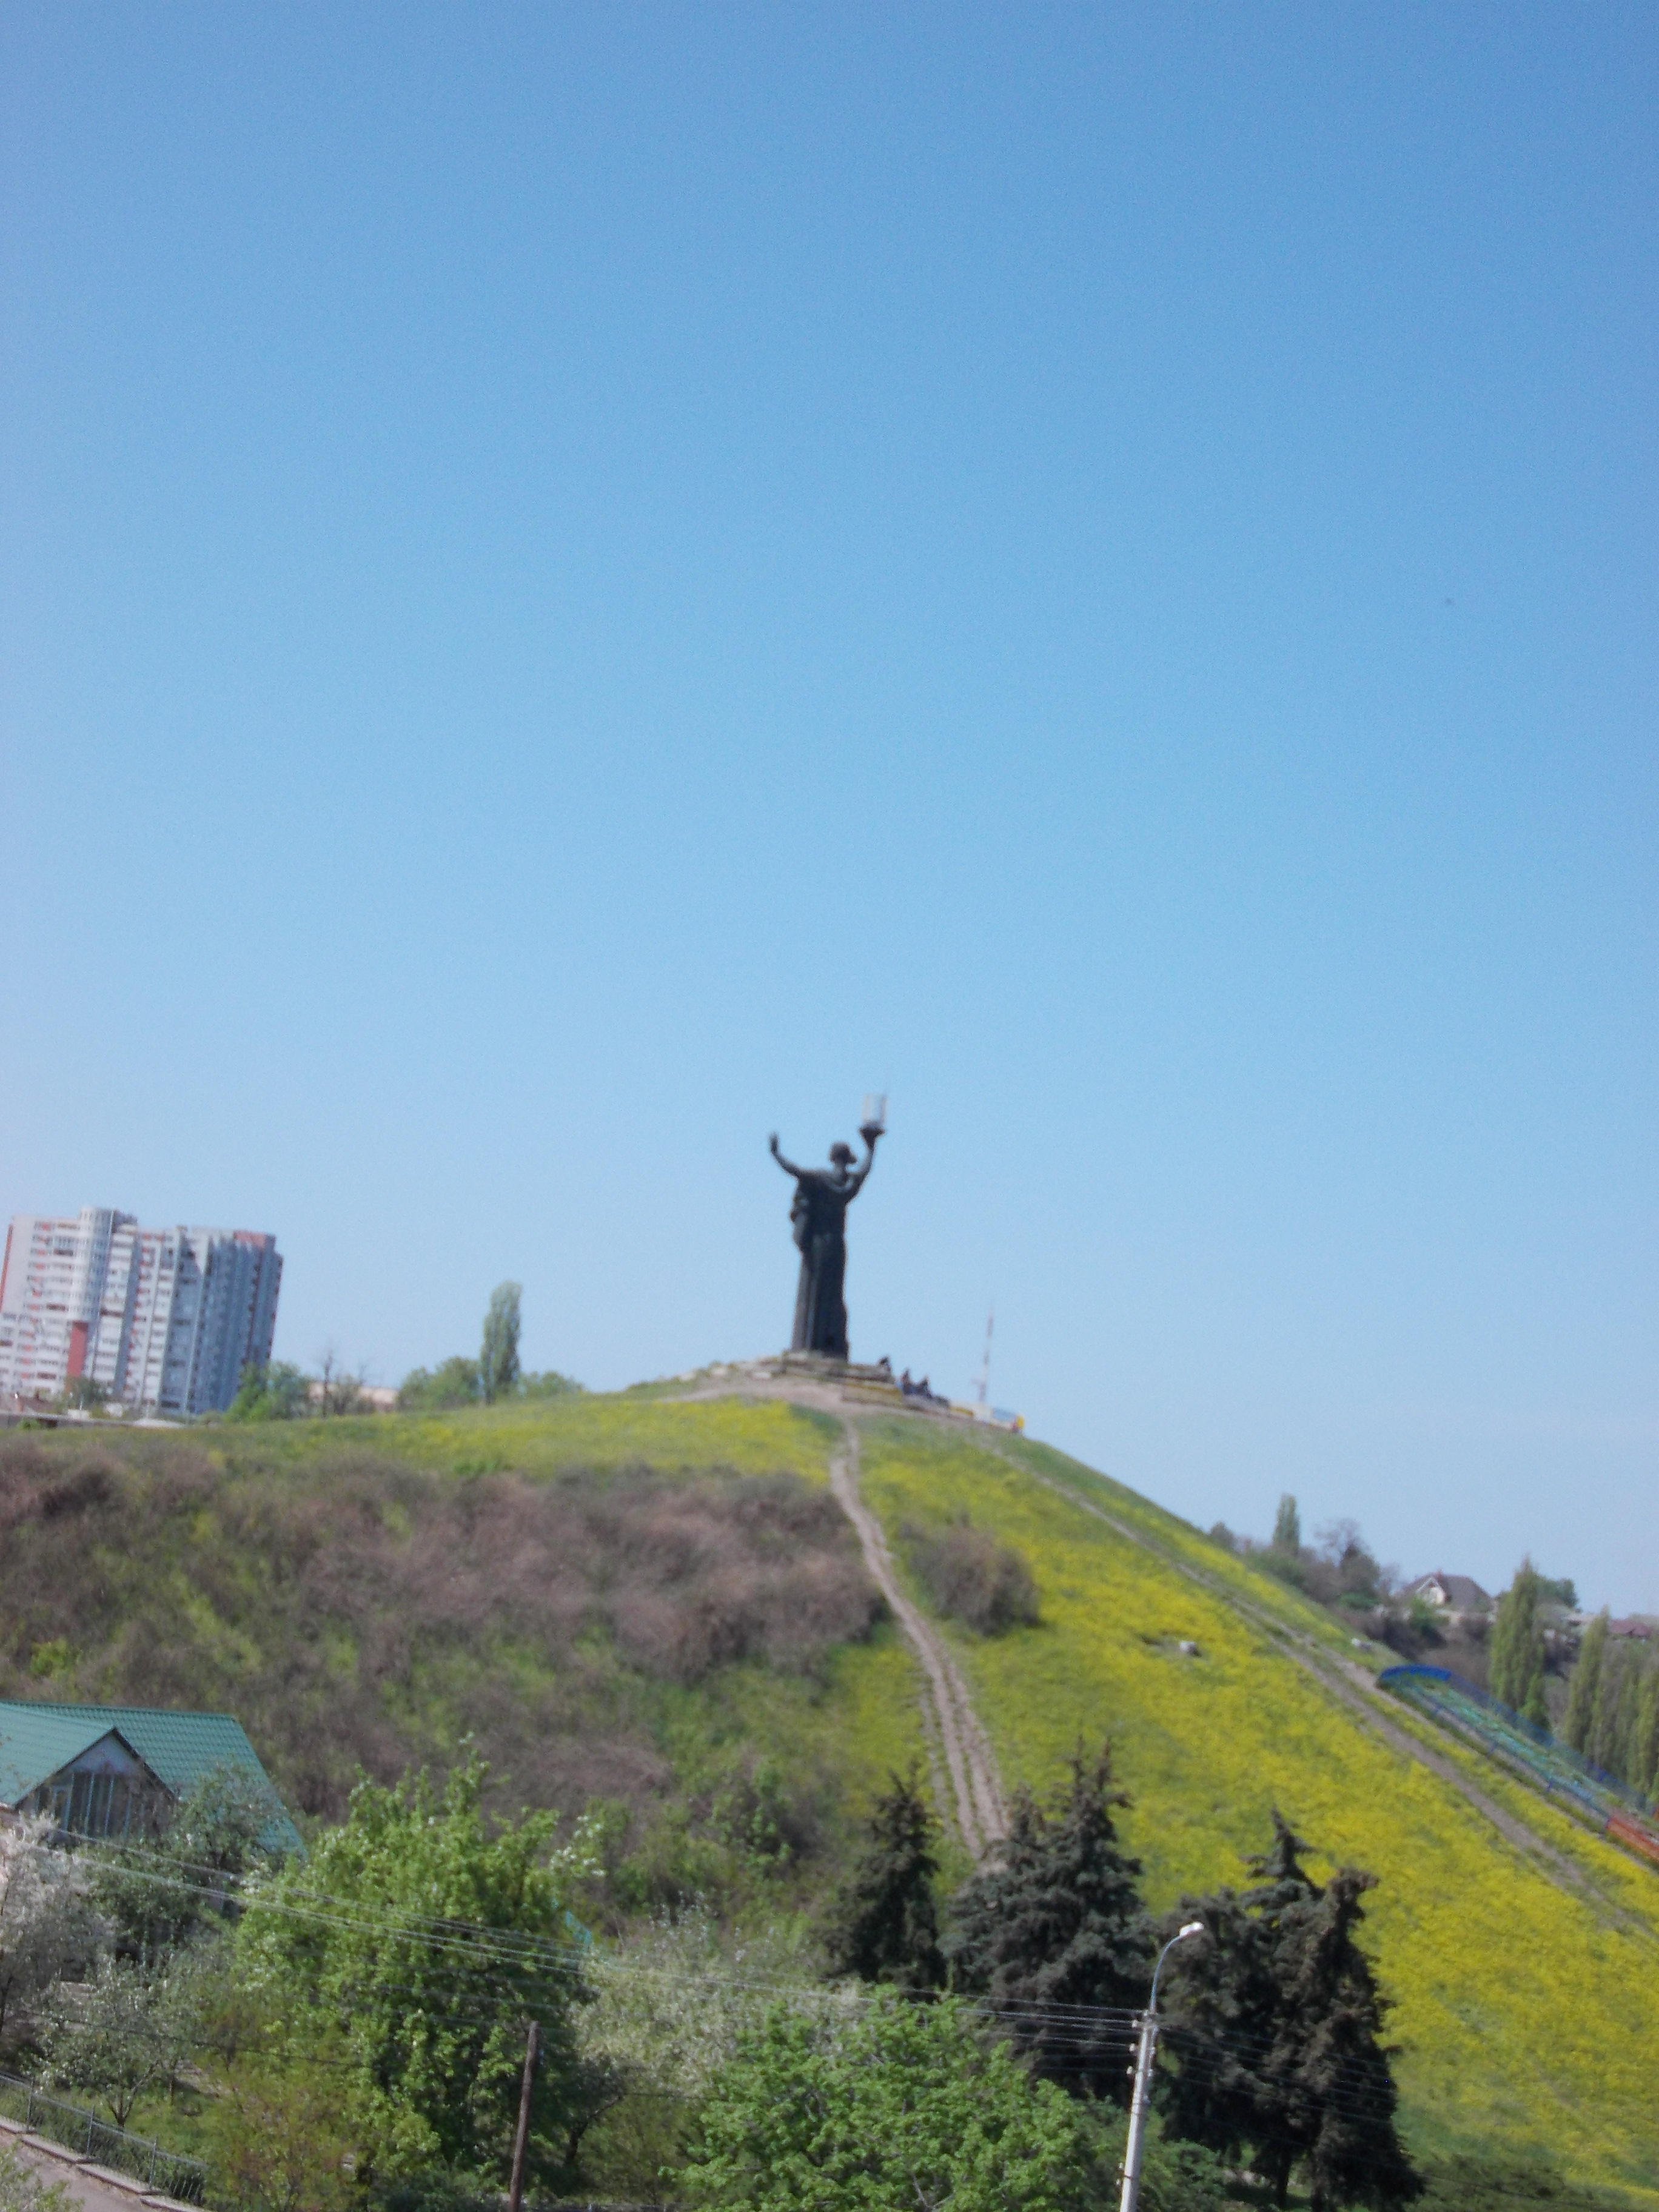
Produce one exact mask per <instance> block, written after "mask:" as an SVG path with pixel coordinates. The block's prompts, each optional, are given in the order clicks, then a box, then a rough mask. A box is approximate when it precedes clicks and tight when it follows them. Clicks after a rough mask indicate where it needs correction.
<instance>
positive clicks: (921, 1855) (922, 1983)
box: [824, 1766, 945, 1990]
mask: <svg viewBox="0 0 1659 2212" xmlns="http://www.w3.org/2000/svg"><path fill="white" fill-rule="evenodd" d="M891 1780H892V1787H891V1789H890V1790H886V1791H884V1794H883V1795H882V1796H880V1797H878V1799H877V1800H876V1806H875V1810H874V1812H873V1813H872V1814H871V1816H870V1824H869V1843H868V1845H867V1847H866V1850H865V1851H864V1854H863V1856H862V1857H860V1860H859V1862H858V1864H857V1865H856V1866H855V1867H854V1869H853V1871H852V1873H851V1875H849V1876H848V1880H847V1881H845V1882H844V1883H843V1884H842V1887H841V1888H840V1890H839V1891H838V1892H837V1893H836V1899H835V1901H834V1903H833V1905H831V1907H830V1911H829V1925H828V1927H827V1929H826V1931H825V1940H824V1949H825V1953H826V1955H827V1963H828V1966H829V1973H830V1975H831V1977H832V1978H836V1979H839V1978H841V1977H842V1975H845V1974H855V1975H856V1976H857V1977H858V1978H859V1979H860V1981H861V1982H888V1983H890V1984H892V1985H893V1986H894V1987H895V1988H896V1989H901V1990H938V1989H942V1988H943V1987H944V1985H945V1955H944V1954H943V1952H942V1951H941V1950H940V1949H939V1907H938V1905H937V1902H936V1901H935V1899H934V1895H933V1882H934V1879H935V1877H936V1876H937V1875H938V1873H939V1861H938V1859H937V1858H936V1857H934V1856H933V1846H934V1844H935V1843H936V1842H937V1840H938V1837H939V1822H938V1821H937V1820H935V1819H934V1817H933V1808H932V1807H931V1806H930V1805H929V1804H928V1802H927V1798H926V1797H925V1796H923V1795H922V1790H921V1771H920V1769H919V1768H918V1767H916V1766H912V1767H911V1769H910V1771H909V1773H908V1775H897V1774H896V1775H894V1776H893V1777H892V1778H891Z"/></svg>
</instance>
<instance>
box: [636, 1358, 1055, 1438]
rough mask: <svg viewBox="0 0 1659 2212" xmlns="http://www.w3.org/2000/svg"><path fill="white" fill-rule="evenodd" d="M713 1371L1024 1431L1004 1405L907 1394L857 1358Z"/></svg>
mask: <svg viewBox="0 0 1659 2212" xmlns="http://www.w3.org/2000/svg"><path fill="white" fill-rule="evenodd" d="M708 1374H709V1376H710V1378H711V1379H712V1380H716V1381H720V1380H723V1381H725V1383H726V1385H727V1387H731V1386H732V1385H736V1386H738V1387H739V1388H741V1386H742V1384H743V1383H746V1382H752V1383H822V1384H823V1386H824V1388H825V1389H830V1390H833V1391H834V1392H835V1393H836V1396H837V1397H839V1398H841V1399H843V1400H846V1399H851V1400H854V1401H856V1402H857V1403H859V1404H861V1405H866V1406H878V1407H881V1408H883V1410H884V1411H888V1412H892V1413H921V1414H925V1415H927V1417H928V1418H929V1419H933V1420H945V1421H970V1422H973V1423H974V1424H975V1425H978V1426H980V1427H983V1428H989V1429H1007V1430H1011V1431H1013V1432H1014V1433H1016V1434H1018V1431H1020V1430H1022V1429H1023V1428H1024V1426H1025V1419H1024V1415H1023V1414H1021V1413H1008V1412H1006V1410H1005V1409H1004V1408H1003V1407H1000V1406H970V1405H964V1404H963V1403H962V1402H961V1401H960V1400H957V1399H949V1400H947V1399H945V1398H936V1397H927V1398H923V1397H921V1396H919V1395H917V1394H915V1392H913V1391H906V1390H902V1389H900V1388H899V1386H898V1383H897V1382H896V1380H895V1378H894V1375H893V1370H892V1369H891V1368H890V1367H888V1366H885V1365H878V1366H875V1367H872V1366H869V1365H867V1364H865V1363H863V1362H862V1361H860V1360H856V1359H829V1358H826V1357H825V1356H824V1354H823V1352H775V1353H774V1354H773V1355H772V1357H771V1358H761V1359H738V1360H732V1361H731V1362H730V1363H729V1364H725V1365H717V1366H715V1367H713V1368H711V1369H709V1370H708ZM678 1379H679V1380H683V1381H685V1382H690V1381H691V1380H693V1377H692V1376H690V1375H687V1376H683V1377H679V1378H678Z"/></svg>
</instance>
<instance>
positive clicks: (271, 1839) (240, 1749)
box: [0, 1701, 304, 1851]
mask: <svg viewBox="0 0 1659 2212" xmlns="http://www.w3.org/2000/svg"><path fill="white" fill-rule="evenodd" d="M111 1729H114V1730H115V1732H116V1734H117V1735H119V1736H120V1738H121V1739H122V1741H124V1742H125V1744H127V1745H128V1747H130V1748H131V1750H133V1751H136V1752H137V1754H138V1756H139V1758H140V1759H143V1762H144V1764H145V1765H146V1766H148V1767H149V1770H150V1771H151V1773H152V1774H154V1775H155V1778H156V1779H157V1780H158V1781H159V1782H161V1783H162V1784H165V1786H166V1787H167V1789H168V1790H171V1791H172V1793H173V1796H175V1797H183V1796H186V1795H187V1794H188V1793H189V1791H190V1790H192V1789H193V1788H194V1787H195V1785H196V1784H197V1783H198V1782H200V1781H202V1780H204V1778H206V1777H207V1776H208V1775H210V1774H215V1773H217V1772H219V1771H222V1769H224V1768H227V1767H229V1768H232V1769H234V1770H236V1771H240V1772H241V1773H244V1774H246V1775H248V1776H250V1777H257V1778H258V1780H259V1781H260V1782H261V1783H262V1784H264V1787H265V1788H266V1789H267V1790H270V1795H271V1798H272V1800H273V1802H278V1803H280V1802H281V1801H280V1800H279V1799H277V1797H276V1790H275V1788H274V1787H273V1786H272V1784H271V1780H270V1776H269V1775H268V1774H267V1773H266V1772H265V1770H264V1766H263V1765H261V1764H260V1761H259V1754H258V1752H257V1751H255V1749H254V1748H253V1746H252V1744H251V1743H250V1742H249V1741H248V1740H247V1735H246V1730H245V1729H243V1726H242V1723H240V1721H239V1720H237V1719H235V1718H234V1717H233V1716H232V1715H231V1714H229V1713H179V1712H169V1711H166V1710H165V1709H160V1708H157V1707H155V1706H150V1705H48V1704H40V1705H33V1704H11V1703H9V1702H5V1701H0V1805H15V1804H17V1803H18V1802H20V1801H21V1799H23V1798H25V1797H27V1796H28V1794H29V1792H30V1791H31V1790H38V1789H39V1788H40V1784H42V1783H43V1782H45V1781H47V1780H48V1779H49V1778H51V1777H52V1775H54V1774H56V1773H57V1772H58V1769H59V1768H60V1767H64V1766H67V1765H69V1763H70V1760H71V1759H78V1758H79V1757H80V1755H81V1753H82V1752H83V1751H89V1750H90V1749H91V1748H92V1747H93V1745H94V1744H95V1743H97V1742H99V1741H101V1740H102V1738H103V1737H105V1736H106V1735H108V1734H109V1732H110V1730H111ZM264 1842H265V1843H266V1844H267V1845H269V1846H270V1847H271V1848H273V1849H275V1850H290V1851H297V1850H303V1848H304V1846H303V1845H302V1844H301V1840H300V1832H299V1830H298V1829H297V1828H296V1827H295V1825H294V1823H293V1821H292V1820H289V1816H288V1814H286V1813H285V1812H284V1813H283V1814H281V1816H280V1818H277V1819H274V1820H272V1822H271V1825H270V1827H269V1828H267V1829H266V1830H265V1832H264Z"/></svg>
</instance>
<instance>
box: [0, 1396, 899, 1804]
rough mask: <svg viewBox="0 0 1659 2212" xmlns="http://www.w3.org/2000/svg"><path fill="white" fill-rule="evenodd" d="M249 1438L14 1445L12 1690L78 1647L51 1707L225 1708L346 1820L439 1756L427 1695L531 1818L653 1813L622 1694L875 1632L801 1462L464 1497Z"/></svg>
mask: <svg viewBox="0 0 1659 2212" xmlns="http://www.w3.org/2000/svg"><path fill="white" fill-rule="evenodd" d="M218 1433H219V1434H220V1435H221V1436H223V1435H226V1434H227V1433H228V1432H227V1431H219V1432H218ZM118 1441H119V1455H117V1452H116V1450H114V1449H112V1448H111V1446H110V1445H108V1444H107V1443H104V1442H103V1441H102V1440H101V1439H94V1438H93V1437H87V1438H85V1439H81V1438H78V1437H77V1438H76V1439H74V1440H73V1441H72V1442H71V1441H70V1440H68V1439H64V1440H63V1441H62V1442H60V1441H59V1440H58V1439H53V1440H52V1444H51V1446H50V1447H44V1446H43V1444H42V1443H36V1442H35V1441H34V1440H33V1438H31V1437H28V1436H27V1435H19V1436H12V1437H0V1696H11V1697H18V1696H21V1697H29V1696H32V1695H36V1694H38V1692H39V1683H38V1680H36V1678H35V1677H34V1675H33V1674H32V1673H31V1665H32V1662H33V1657H34V1656H35V1654H36V1653H37V1652H39V1651H40V1650H42V1649H43V1648H51V1649H54V1650H55V1649H57V1648H58V1647H59V1646H60V1645H62V1646H70V1647H72V1648H73V1649H74V1650H75V1651H76V1653H77V1654H78V1656H77V1657H76V1660H75V1662H74V1668H73V1672H72V1673H71V1674H70V1675H69V1676H68V1677H67V1678H65V1679H64V1680H62V1681H61V1682H60V1683H59V1685H58V1687H59V1691H60V1693H61V1694H64V1695H66V1696H81V1697H94V1698H97V1699H103V1700H106V1701H109V1702H112V1703H120V1704H128V1705H184V1706H197V1707H205V1708H207V1709H209V1710H215V1711H216V1710H225V1709H229V1710H234V1711H235V1712H236V1713H237V1714H238V1716H239V1717H240V1719H241V1721H242V1723H243V1724H244V1725H245V1727H246V1729H247V1730H248V1732H249V1734H250V1735H252V1737H253V1739H254V1741H255V1742H256V1743H257V1744H258V1746H259V1747H260V1750H261V1753H262V1754H263V1755H264V1756H265V1758H266V1759H267V1763H268V1764H269V1765H270V1770H271V1772H272V1775H273V1778H274V1779H275V1780H276V1783H277V1784H278V1786H279V1788H280V1789H281V1790H282V1792H283V1796H284V1797H285V1798H286V1799H287V1800H288V1802H290V1803H293V1804H295V1805H297V1806H298V1807H299V1808H301V1810H303V1811H305V1812H307V1813H314V1814H325V1815H327V1816H330V1817H333V1818H337V1817H338V1816H339V1814H341V1813H342V1812H343V1809H344V1807H345V1803H346V1800H347V1797H348V1796H349V1791H350V1789H351V1784H352V1778H353V1776H354V1774H355V1773H356V1770H357V1769H358V1768H359V1767H360V1766H361V1767H362V1768H363V1769H364V1770H366V1771H368V1773H370V1774H371V1775H374V1777H376V1778H380V1779H383V1780H386V1781H390V1780H392V1779H395V1778H396V1777H397V1776H398V1775H399V1774H401V1773H402V1772H403V1771H404V1768H405V1767H406V1766H408V1765H410V1763H411V1761H413V1760H416V1759H419V1758H421V1757H422V1755H424V1754H426V1753H427V1752H428V1747H429V1745H430V1742H431V1737H430V1735H429V1734H428V1728H429V1725H430V1722H429V1719H428V1715H427V1714H426V1712H425V1711H423V1708H422V1702H421V1699H422V1684H423V1683H425V1682H428V1681H430V1682H433V1683H437V1684H442V1685H444V1688H443V1692H442V1695H443V1699H444V1704H443V1711H442V1717H441V1727H442V1734H443V1740H444V1741H448V1742H450V1743H453V1742H454V1741H456V1739H457V1738H458V1737H459V1736H461V1735H465V1733H467V1732H468V1731H471V1732H472V1733H473V1734H474V1735H476V1736H477V1740H478V1742H479V1744H480V1747H482V1748H483V1749H484V1750H485V1751H486V1753H489V1756H490V1757H491V1758H492V1759H494V1760H495V1761H496V1762H497V1764H498V1765H499V1767H500V1769H501V1771H502V1772H503V1773H504V1774H510V1775H511V1777H512V1786H513V1791H514V1792H515V1795H516V1798H517V1802H525V1799H526V1796H528V1797H529V1799H530V1800H531V1801H532V1802H539V1803H543V1804H556V1805H561V1806H563V1807H566V1808H568V1809H570V1810H579V1809H580V1807H581V1806H582V1804H583V1803H584V1802H586V1800H587V1799H588V1798H589V1797H590V1796H592V1797H605V1798H610V1799H615V1800H618V1801H621V1802H623V1803H625V1804H628V1805H630V1806H633V1807H635V1808H641V1807H643V1806H644V1805H645V1804H647V1802H650V1801H651V1799H652V1798H653V1795H654V1794H655V1792H656V1791H657V1790H658V1789H659V1787H660V1786H661V1784H662V1783H663V1781H664V1780H665V1777H666V1774H667V1771H668V1770H667V1767H666V1764H665V1760H664V1759H663V1757H662V1754H661V1753H660V1752H659V1749H658V1748H657V1746H656V1743H655V1741H653V1738H652V1736H651V1735H650V1734H649V1733H647V1732H646V1731H645V1730H644V1729H642V1728H641V1725H640V1723H638V1721H637V1720H636V1719H635V1717H634V1716H635V1715H636V1714H637V1713H638V1712H639V1711H641V1701H640V1699H639V1698H638V1695H637V1694H636V1693H635V1692H633V1691H631V1690H630V1689H629V1682H630V1680H632V1681H637V1680H639V1678H641V1677H645V1678H647V1679H650V1680H656V1681H659V1682H666V1683H672V1684H676V1685H681V1686H690V1685H693V1684H696V1683H698V1682H701V1681H702V1680H705V1679H706V1678H707V1677H708V1676H709V1675H710V1674H712V1673H714V1671H715V1670H716V1669H719V1668H723V1667H726V1666H729V1665H732V1664H734V1663H737V1662H744V1661H758V1662H763V1664H765V1665H767V1666H769V1667H772V1668H778V1669H780V1670H782V1671H784V1672H786V1673H790V1674H798V1675H799V1674H805V1675H807V1676H809V1677H810V1676H813V1675H816V1674H819V1673H820V1671H821V1669H822V1668H823V1665H824V1664H825V1662H826V1661H827V1657H828V1655H829V1651H830V1650H831V1649H832V1648H833V1647H834V1646H836V1645H837V1644H844V1643H848V1642H853V1641H857V1640H859V1639H860V1638H863V1637H865V1636H866V1635H867V1634H868V1632H869V1631H870V1630H871V1628H872V1626H874V1624H875V1622H876V1620H878V1618H879V1616H880V1612H881V1601H880V1598H879V1596H878V1593H877V1592H876V1590H875V1589H874V1587H873V1585H872V1583H871V1582H870V1581H869V1579H868V1577H867V1575H866V1571H865V1568H864V1565H863V1561H862V1559H861V1558H860V1553H859V1549H858V1545H857V1541H856V1539H855V1538H854V1535H853V1534H852V1531H851V1530H850V1528H848V1524H847V1522H846V1521H845V1519H844V1518H843V1516H842V1513H841V1511H840V1510H839V1509H838V1508H837V1506H836V1504H835V1501H834V1500H833V1498H830V1497H829V1494H828V1492H825V1491H823V1490H822V1489H817V1488H814V1487H811V1486H809V1485H807V1484H806V1483H805V1482H803V1481H802V1480H800V1479H799V1477H798V1476H795V1475H793V1474H775V1475H769V1476H739V1475H736V1474H729V1473H728V1474H720V1473H714V1472H711V1473H708V1474H700V1475H696V1476H687V1477H683V1478H678V1479H676V1478H673V1477H669V1476H665V1475H661V1474H655V1473H653V1472H652V1471H650V1470H649V1469H647V1468H635V1469H633V1470H631V1471H628V1472H624V1473H622V1474H616V1475H612V1476H609V1477H607V1478H605V1480H602V1481H601V1480H595V1479H593V1478H592V1477H588V1476H585V1475H581V1474H565V1475H560V1476H557V1477H555V1478H553V1479H551V1480H541V1481H531V1480H526V1479H525V1478H523V1477H521V1476H518V1475H513V1474H484V1475H479V1476H477V1477H474V1478H472V1479H470V1480H465V1481H461V1482H458V1481H457V1480H455V1478H454V1477H453V1475H447V1474H436V1473H434V1472H432V1471H430V1470H428V1469H422V1468H412V1467H409V1466H405V1465H400V1464H399V1463H398V1462H395V1461H392V1460H389V1459H387V1458H385V1457H382V1456H379V1455H372V1454H371V1453H369V1452H368V1451H367V1450H366V1449H362V1448H361V1447H358V1446H356V1445H354V1444H353V1443H350V1442H349V1441H347V1442H344V1443H342V1444H340V1445H338V1446H333V1445H331V1444H329V1443H319V1446H318V1448H317V1449H315V1450H314V1451H313V1452H312V1453H309V1454H307V1456H306V1458H305V1460H304V1461H303V1462H301V1463H299V1464H297V1465H296V1464H295V1462H293V1461H292V1460H291V1459H285V1458H283V1457H280V1456H277V1455H272V1456H271V1457H270V1458H269V1459H267V1458H266V1457H264V1447H263V1445H262V1443H261V1442H260V1440H259V1437H258V1431H255V1430H245V1431H240V1440H239V1442H238V1443H237V1445H236V1447H235V1448H234V1451H235V1456H234V1463H232V1464H229V1465H227V1464H225V1463H223V1462H222V1459H221V1458H220V1457H218V1456H215V1457H210V1456H209V1455H207V1454H206V1453H205V1452H204V1451H203V1450H202V1449H201V1448H200V1446H199V1445H198V1444H197V1443H195V1442H194V1441H191V1442H188V1443H187V1442H186V1441H185V1440H184V1439H182V1438H177V1437H157V1436H149V1435H146V1434H140V1433H135V1434H134V1435H132V1436H131V1437H121V1438H120V1439H119V1440H118ZM253 1561H258V1572H257V1573H253V1572H251V1571H250V1563H251V1562H253ZM181 1575H187V1576H188V1578H189V1583H190V1587H191V1593H192V1598H193V1601H194V1604H195V1606H196V1607H197V1611H194V1612H191V1613H185V1612H181V1610H180V1608H179V1605H178V1602H177V1600H176V1597H175V1595H174V1592H175V1590H176V1588H177V1586H178V1578H179V1577H180V1576H181ZM499 1650H506V1651H507V1652H513V1651H514V1650H517V1651H519V1652H521V1653H523V1654H525V1655H526V1658H527V1659H532V1660H533V1662H534V1668H533V1670H532V1671H531V1672H529V1673H528V1674H526V1671H525V1669H524V1668H522V1667H520V1665H519V1663H518V1662H516V1661H515V1662H513V1664H512V1665H502V1664H499V1663H493V1662H490V1658H489V1655H490V1654H491V1653H492V1652H495V1651H499Z"/></svg>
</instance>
